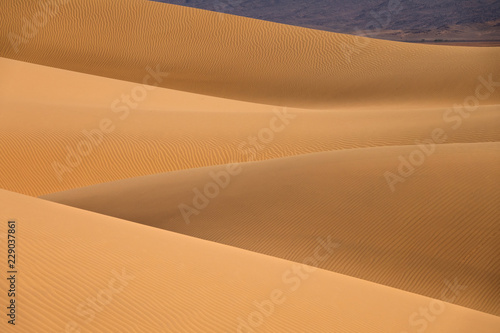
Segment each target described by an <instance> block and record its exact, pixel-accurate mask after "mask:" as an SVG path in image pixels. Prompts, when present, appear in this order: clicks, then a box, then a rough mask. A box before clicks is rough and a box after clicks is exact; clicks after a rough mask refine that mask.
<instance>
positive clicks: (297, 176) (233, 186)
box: [43, 143, 500, 315]
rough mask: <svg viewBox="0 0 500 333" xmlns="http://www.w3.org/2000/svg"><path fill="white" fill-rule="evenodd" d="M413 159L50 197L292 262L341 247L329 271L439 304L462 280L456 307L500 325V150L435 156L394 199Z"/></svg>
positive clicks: (366, 153) (371, 154)
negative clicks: (325, 241) (451, 284)
mask: <svg viewBox="0 0 500 333" xmlns="http://www.w3.org/2000/svg"><path fill="white" fill-rule="evenodd" d="M415 151H419V148H418V147H416V146H401V147H379V148H366V149H352V150H345V151H334V152H325V153H317V154H310V155H301V156H295V157H289V158H283V159H276V160H269V161H261V162H254V163H244V164H239V165H232V166H215V167H208V168H199V169H193V170H185V171H177V172H170V173H165V174H159V175H152V176H146V177H139V178H133V179H127V180H122V181H117V182H113V183H107V184H99V185H94V186H90V187H86V188H81V189H75V190H69V191H65V192H60V193H54V194H51V195H46V196H44V197H43V198H44V199H47V200H51V201H55V202H59V203H63V204H66V205H70V206H74V207H78V208H82V209H86V210H90V211H94V212H99V213H102V214H106V215H110V216H115V217H119V218H123V219H127V220H130V221H135V222H140V223H143V224H147V225H150V226H154V227H158V228H163V229H167V230H171V231H175V232H179V233H182V234H186V235H190V236H194V237H198V238H202V239H207V240H211V241H214V242H218V243H222V244H227V245H231V246H236V247H239V248H243V249H246V250H251V251H254V252H259V253H263V254H267V255H271V256H275V257H279V258H284V259H288V260H292V261H300V260H302V258H304V257H305V256H307V255H309V253H310V252H311V251H313V249H314V247H315V244H316V238H317V237H331V239H333V240H335V241H337V242H339V243H341V244H342V247H341V248H340V249H339V250H338V252H337V254H336V255H335V256H332V257H331V258H329V259H328V260H325V261H322V262H321V263H320V264H319V267H321V268H323V269H327V270H331V271H334V272H339V273H342V274H346V275H349V276H354V277H357V278H361V279H364V280H369V281H373V282H376V283H379V284H383V285H387V286H391V287H395V288H398V289H402V290H406V291H410V292H413V293H417V294H421V295H425V296H429V297H433V298H440V297H442V293H443V288H446V285H447V283H448V282H446V281H455V282H456V283H458V284H460V285H463V286H465V287H466V290H465V291H464V292H463V293H461V295H460V297H457V298H456V300H455V303H456V304H459V305H462V306H465V307H469V308H472V309H475V310H480V311H483V312H487V313H491V314H495V315H500V312H499V309H500V297H499V296H500V295H499V293H498V288H497V287H498V283H497V282H498V276H499V274H500V267H499V266H498V265H497V264H496V263H497V261H496V254H497V253H498V251H499V250H500V245H499V244H498V242H497V239H496V238H497V237H496V235H498V233H499V231H500V225H499V224H498V221H499V220H500V210H499V209H498V207H500V205H499V204H500V202H499V198H500V187H499V185H498V184H500V174H499V173H498V165H499V164H500V163H499V162H500V154H499V152H500V143H483V144H450V145H437V146H436V147H435V151H434V152H433V153H432V154H431V155H430V156H428V157H427V158H426V159H425V162H424V163H423V164H422V165H421V166H419V167H417V168H416V169H415V170H414V174H413V175H411V176H409V177H407V178H404V182H398V183H396V184H394V187H395V192H394V193H393V192H391V189H390V187H389V185H388V183H387V181H386V179H385V176H384V175H385V173H386V172H393V173H394V174H398V164H399V163H400V162H399V161H400V160H399V158H400V157H401V158H406V159H408V158H409V157H408V156H410V154H415V153H414V152H415ZM238 170H239V172H238ZM230 172H232V173H233V175H232V176H230ZM216 179H217V182H218V183H215V180H216ZM458 179H459V180H460V181H457V180H458ZM207 184H211V185H207ZM216 184H219V185H216ZM205 191H207V192H205ZM200 193H202V194H201V195H200ZM203 193H208V197H206V194H203ZM203 197H205V199H203ZM210 197H212V199H210Z"/></svg>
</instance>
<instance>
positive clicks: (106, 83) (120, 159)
mask: <svg viewBox="0 0 500 333" xmlns="http://www.w3.org/2000/svg"><path fill="white" fill-rule="evenodd" d="M0 68H2V71H3V72H4V73H5V75H6V76H7V77H9V80H3V81H2V80H0V150H1V151H2V153H3V156H4V157H5V158H3V159H0V169H1V170H2V177H0V187H1V188H4V189H8V190H11V191H16V192H20V193H24V194H28V195H34V196H39V195H43V194H47V193H52V192H58V191H64V190H69V189H72V188H78V187H83V186H89V185H94V184H98V183H103V182H110V181H115V180H119V179H124V178H132V177H138V176H144V175H149V174H156V173H162V172H167V171H174V170H181V169H190V168H197V167H205V166H210V165H220V164H227V163H231V162H247V161H250V160H265V159H272V158H279V157H286V156H291V155H299V154H306V153H312V152H321V151H327V150H340V149H350V148H359V147H377V146H393V145H413V144H415V142H416V140H418V141H426V140H429V138H431V133H432V131H433V130H434V129H435V128H443V129H444V130H445V131H446V133H447V136H448V139H447V141H446V142H447V143H470V142H490V141H500V112H499V110H500V109H499V106H498V105H496V106H495V105H493V106H487V105H483V106H480V107H478V108H477V110H476V111H474V112H471V113H467V112H466V115H467V118H464V117H462V116H461V115H460V114H459V113H458V112H454V111H453V112H452V111H450V110H447V109H443V108H428V109H422V108H391V107H389V106H379V107H373V108H368V107H365V108H348V109H346V108H336V109H330V110H328V109H327V110H307V109H295V108H287V109H282V108H275V107H273V106H270V105H264V104H255V103H246V102H240V101H234V100H228V99H221V98H215V97H208V96H203V95H197V94H192V93H186V92H180V91H175V90H169V89H163V88H158V89H154V90H151V91H149V92H148V94H147V98H145V99H144V100H142V101H137V102H136V104H134V105H135V107H134V108H132V107H130V108H128V110H125V111H124V110H123V109H119V108H123V107H124V105H126V104H124V103H122V102H120V103H119V104H118V105H117V106H115V107H113V106H112V105H113V103H115V101H117V100H118V101H120V100H121V99H122V97H123V96H124V95H125V96H129V95H130V94H131V91H133V90H134V89H135V88H136V87H137V85H136V84H134V83H130V82H125V81H119V80H112V79H107V78H102V77H97V76H92V75H86V74H81V73H75V72H70V71H65V70H60V69H55V68H50V67H45V66H40V65H33V64H29V63H24V62H19V61H13V60H9V59H0ZM96 87H98V89H96ZM495 94H498V93H497V92H495ZM285 111H286V113H287V114H290V115H291V117H292V118H286V119H285V120H284V121H282V120H278V121H277V122H273V119H274V118H277V116H276V112H278V113H280V114H284V113H285ZM447 112H449V113H450V114H449V115H448V116H447V117H448V118H444V117H445V115H446V114H447ZM468 114H470V116H469V115H468ZM105 119H109V120H110V121H111V122H112V123H111V126H112V127H110V128H112V129H113V130H112V131H111V132H106V133H104V132H102V131H100V130H99V128H100V124H101V122H102V121H103V120H105ZM457 119H458V120H459V121H460V122H457ZM274 120H276V119H274ZM285 122H288V124H286V123H285ZM273 124H274V125H275V126H277V128H278V129H279V131H276V132H275V133H274V134H273V133H271V134H272V135H273V136H272V137H270V136H269V128H270V126H271V125H273ZM284 125H286V126H284ZM283 126H284V127H283ZM457 126H458V127H457ZM282 127H283V128H282ZM454 127H457V128H456V129H454ZM478 129H480V130H478ZM96 131H97V132H100V134H99V133H94V132H96ZM266 131H267V132H266ZM91 133H94V134H91ZM259 135H260V136H259ZM251 137H253V138H254V141H256V142H252V141H251V139H249V138H251ZM255 138H257V139H255ZM260 138H262V139H260ZM88 144H90V146H89V147H90V148H88V147H87V145H88ZM255 147H257V148H258V149H256V148H255ZM88 150H90V153H88V154H87V153H86V152H87V151H88ZM95 170H99V172H95Z"/></svg>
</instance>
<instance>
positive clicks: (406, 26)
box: [155, 0, 500, 42]
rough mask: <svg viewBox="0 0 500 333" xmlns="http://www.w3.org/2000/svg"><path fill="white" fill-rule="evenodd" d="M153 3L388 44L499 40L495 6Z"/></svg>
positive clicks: (324, 0) (448, 0)
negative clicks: (396, 41)
mask: <svg viewBox="0 0 500 333" xmlns="http://www.w3.org/2000/svg"><path fill="white" fill-rule="evenodd" d="M155 1H158V2H164V3H170V4H175V5H182V6H188V7H194V8H199V9H206V10H211V11H216V12H221V13H227V14H234V15H239V16H246V17H251V18H255V19H261V20H266V21H273V22H277V23H284V24H290V25H296V26H302V27H305V28H312V29H319V30H326V31H333V32H340V33H347V34H354V35H366V36H368V37H374V38H381V39H388V40H398V41H422V40H424V41H426V42H434V41H435V40H473V41H481V40H488V41H490V40H493V41H498V40H500V28H499V27H500V1H494V0H484V1H465V0H458V1H456V0H443V1H431V0H418V1H417V0H409V1H400V0H352V1H343V0H309V1H283V0H274V1H267V0H252V1H250V0H231V1H229V0H155Z"/></svg>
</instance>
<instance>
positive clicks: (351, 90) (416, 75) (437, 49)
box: [0, 0, 500, 107]
mask: <svg viewBox="0 0 500 333" xmlns="http://www.w3.org/2000/svg"><path fill="white" fill-rule="evenodd" d="M2 8H3V10H2V11H1V14H0V15H2V16H1V17H0V30H1V31H5V32H6V34H7V33H8V35H7V36H4V37H3V38H2V42H1V44H0V56H1V57H5V58H11V59H17V60H22V61H27V62H32V63H37V64H42V65H46V66H51V67H58V68H63V69H67V70H72V71H77V72H83V73H88V74H94V75H99V76H105V77H110V78H116V79H121V80H127V81H132V82H138V83H143V82H144V80H145V76H146V75H147V70H146V68H148V67H149V68H153V69H155V70H156V69H159V71H160V72H162V73H163V72H168V74H169V75H168V77H164V76H161V77H160V78H159V79H160V81H161V82H159V84H160V85H161V86H162V87H166V88H173V89H178V90H183V91H190V92H196V93H200V94H206V95H213V96H220V97H226V98H232V99H238V100H245V101H253V102H260V103H266V104H274V105H282V106H302V107H326V106H328V107H332V106H335V107H338V106H351V105H367V104H368V105H372V106H373V105H374V104H379V103H382V104H387V105H394V104H395V105H411V106H415V105H421V106H422V105H423V106H429V105H431V106H446V107H448V106H449V105H451V104H453V103H459V102H462V100H463V98H465V97H466V96H468V95H470V94H471V91H473V90H474V88H475V86H476V81H477V77H478V75H481V74H484V73H486V74H487V73H491V72H492V71H494V72H495V73H497V74H498V70H499V65H498V59H499V58H500V50H499V49H498V48H494V47H489V48H488V47H487V48H475V47H463V48H456V47H448V46H433V45H418V44H406V43H399V42H391V41H382V40H375V39H368V38H362V37H357V36H351V35H343V34H337V33H332V32H326V31H318V30H312V29H305V28H299V27H294V26H288V25H283V24H277V23H272V22H266V21H260V20H255V19H250V18H244V17H237V16H231V15H224V16H223V19H221V14H219V13H215V12H210V11H204V10H198V9H192V8H186V7H182V6H174V5H167V4H162V3H157V2H153V1H143V0H122V1H119V2H117V1H113V0H71V1H65V4H62V5H60V6H58V7H57V8H51V7H45V12H46V13H50V14H51V15H48V14H47V15H45V17H46V21H45V25H43V26H40V27H37V26H36V25H31V26H30V25H29V24H28V23H26V20H32V18H35V19H36V18H37V12H39V11H40V10H41V7H40V6H39V5H37V4H35V3H33V2H29V1H13V0H9V1H7V3H6V4H3V6H2ZM23 17H24V18H25V20H23V19H22V18H23ZM28 22H29V21H28ZM7 37H9V38H7ZM499 101H500V96H498V95H497V96H495V98H494V99H491V100H489V104H494V103H496V104H498V103H499Z"/></svg>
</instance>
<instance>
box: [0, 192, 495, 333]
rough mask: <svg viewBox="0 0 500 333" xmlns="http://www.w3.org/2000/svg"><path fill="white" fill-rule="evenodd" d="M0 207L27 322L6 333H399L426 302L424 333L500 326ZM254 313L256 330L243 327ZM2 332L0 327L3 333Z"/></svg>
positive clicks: (7, 199) (33, 204)
mask: <svg viewBox="0 0 500 333" xmlns="http://www.w3.org/2000/svg"><path fill="white" fill-rule="evenodd" d="M0 199H1V201H2V203H3V204H5V205H7V206H8V207H10V209H9V212H8V213H7V212H6V211H5V210H2V211H0V219H1V220H3V221H6V220H7V219H9V218H12V217H15V218H16V221H17V223H18V226H19V228H18V232H19V233H18V240H19V243H20V244H21V242H22V244H23V247H22V248H20V249H19V250H20V251H21V252H20V256H21V257H22V261H20V263H19V266H18V270H19V275H18V276H19V288H22V292H20V294H19V297H18V299H17V302H18V307H19V313H20V315H22V317H20V318H19V322H18V326H16V327H15V329H13V330H12V331H14V330H15V331H17V332H73V331H72V330H71V329H72V328H78V329H81V331H82V332H181V331H182V332H200V331H203V332H254V331H255V332H257V331H258V332H278V331H279V332H310V331H314V332H332V330H334V331H343V332H388V331H389V332H392V331H394V332H401V331H403V330H406V329H407V328H408V325H409V324H408V318H409V317H410V316H411V315H412V314H413V313H415V312H416V311H418V308H419V307H425V308H429V307H430V306H433V305H432V304H438V305H439V310H440V314H439V317H437V316H436V318H434V322H432V323H430V322H427V323H426V325H428V330H427V331H428V332H443V330H448V331H453V332H470V331H471V330H472V329H473V328H474V330H476V331H478V329H480V330H481V332H496V328H498V327H499V325H500V318H498V317H494V316H491V315H487V314H484V313H481V312H477V311H473V310H470V309H466V308H463V307H459V306H456V305H453V304H448V303H442V302H441V303H436V301H435V300H432V299H429V298H426V297H422V296H418V295H414V294H410V293H406V292H403V291H399V290H396V289H392V288H388V287H384V286H380V285H376V284H373V283H370V282H366V281H362V280H357V279H353V278H350V277H347V276H343V275H340V274H335V273H332V272H328V271H324V270H321V269H319V270H318V269H315V270H314V272H312V269H314V267H305V268H304V266H297V267H301V269H307V271H300V274H304V273H307V274H306V275H307V277H305V276H306V275H303V276H304V277H303V278H298V277H297V276H296V275H295V274H294V273H293V274H292V270H291V267H294V264H293V263H292V262H288V261H285V260H281V259H277V258H272V257H268V256H263V255H260V254H256V253H251V252H248V251H244V250H241V249H236V248H232V247H228V246H225V245H221V244H216V243H212V242H207V241H203V240H199V239H195V238H191V237H186V236H183V235H179V234H175V233H171V232H167V231H162V230H159V229H155V228H150V227H146V226H142V225H139V224H135V223H129V222H127V221H122V220H118V219H115V218H111V217H106V216H102V215H98V214H95V213H91V212H86V211H82V210H78V209H74V208H70V207H65V206H62V205H58V204H54V203H49V202H46V201H44V200H39V199H34V198H30V197H26V196H23V195H19V194H14V193H9V192H7V191H3V190H1V191H0ZM7 214H9V215H7ZM2 231H3V230H2ZM1 242H2V244H3V242H4V239H3V238H2V240H1ZM4 249H5V247H4V246H1V251H2V255H5V253H4ZM61 249H64V251H61ZM284 274H285V275H286V279H291V278H294V279H297V280H295V281H292V282H293V283H290V281H288V282H287V280H286V279H283V275H284ZM288 274H290V276H288ZM0 281H1V282H0V287H1V288H2V290H5V287H6V284H7V282H6V280H5V279H1V280H0ZM297 281H298V282H297ZM292 289H294V290H292ZM273 291H274V294H273V295H274V296H273V298H270V295H271V292H273ZM279 291H281V293H280V292H279ZM276 295H280V296H279V297H278V298H276V297H275V296H276ZM34 296H36V297H34ZM271 299H273V300H279V304H278V303H276V304H274V305H272V306H268V308H267V309H269V310H268V311H269V312H268V316H266V317H264V315H262V314H260V315H259V314H258V313H259V312H258V311H257V310H256V309H257V308H256V305H255V304H254V302H259V303H263V304H269V303H271V301H270V300H271ZM266 301H267V303H266ZM92 302H93V303H92ZM395 305H397V306H395ZM387 309H390V310H389V311H387ZM21 311H22V312H21ZM252 313H254V314H253V315H251V314H252ZM255 313H257V314H255ZM249 315H251V316H250V317H251V318H253V317H255V318H257V321H256V323H259V321H258V320H259V318H262V319H261V324H260V325H255V326H254V327H251V326H249V324H248V321H247V318H248V316H249ZM252 316H253V317H252ZM419 319H420V318H419ZM242 322H243V323H244V324H242ZM239 325H242V326H240V327H239ZM245 325H246V326H245ZM419 325H420V324H419ZM6 326H7V324H6V322H5V321H4V320H2V321H1V324H0V327H1V328H2V332H3V331H4V330H5V329H6ZM238 328H239V330H238ZM6 331H9V332H10V330H9V329H7V330H6Z"/></svg>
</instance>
